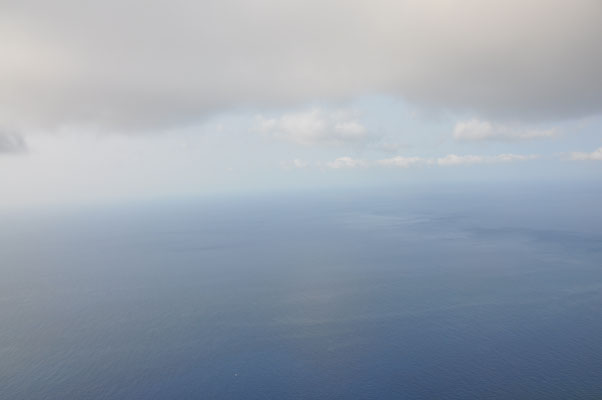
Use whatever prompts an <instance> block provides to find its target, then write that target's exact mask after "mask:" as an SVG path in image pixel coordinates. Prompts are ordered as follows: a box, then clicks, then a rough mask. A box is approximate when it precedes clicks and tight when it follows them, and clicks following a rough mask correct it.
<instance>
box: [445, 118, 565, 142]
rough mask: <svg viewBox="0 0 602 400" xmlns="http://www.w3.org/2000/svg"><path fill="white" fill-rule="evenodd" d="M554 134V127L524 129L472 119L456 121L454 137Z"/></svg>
mask: <svg viewBox="0 0 602 400" xmlns="http://www.w3.org/2000/svg"><path fill="white" fill-rule="evenodd" d="M555 135H556V130H554V129H525V128H517V127H511V126H507V125H503V124H495V123H491V122H489V121H481V120H478V119H472V120H470V121H464V122H458V123H457V124H456V126H455V127H454V139H456V140H461V141H477V142H478V141H485V140H488V141H489V140H491V141H516V140H533V139H545V138H550V137H553V136H555Z"/></svg>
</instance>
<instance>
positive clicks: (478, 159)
mask: <svg viewBox="0 0 602 400" xmlns="http://www.w3.org/2000/svg"><path fill="white" fill-rule="evenodd" d="M537 158H539V155H537V154H528V155H523V154H510V153H505V154H498V155H494V156H481V155H462V156H459V155H456V154H448V155H446V156H442V157H438V158H434V157H402V156H397V157H392V158H385V159H380V160H360V159H354V158H351V157H339V158H337V159H336V160H334V161H331V162H328V163H326V166H328V167H329V168H335V169H338V168H355V167H397V168H409V167H414V166H439V167H453V166H459V165H473V164H496V163H510V162H514V161H527V160H535V159H537Z"/></svg>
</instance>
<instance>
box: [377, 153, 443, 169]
mask: <svg viewBox="0 0 602 400" xmlns="http://www.w3.org/2000/svg"><path fill="white" fill-rule="evenodd" d="M430 161H431V160H429V159H425V158H421V157H401V156H397V157H391V158H385V159H382V160H378V161H376V163H377V164H378V165H382V166H385V167H401V168H408V167H411V166H414V165H420V164H428V163H430Z"/></svg>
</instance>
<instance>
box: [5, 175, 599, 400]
mask: <svg viewBox="0 0 602 400" xmlns="http://www.w3.org/2000/svg"><path fill="white" fill-rule="evenodd" d="M601 193H602V191H601V190H597V189H595V188H591V187H588V186H586V185H583V186H576V187H572V186H570V187H553V186H551V187H545V188H532V187H528V186H524V187H503V188H495V187H493V186H491V187H488V188H486V189H482V188H476V187H472V188H447V189H445V190H443V189H441V190H439V191H433V190H431V191H420V190H414V191H413V192H407V191H404V190H401V189H399V190H392V189H391V190H383V191H381V192H378V191H374V190H373V191H370V192H368V193H359V192H345V193H342V192H341V193H314V194H305V195H301V194H298V195H280V196H264V197H258V196H255V197H249V198H232V199H213V200H202V199H201V200H188V201H178V202H176V201H171V202H167V201H165V202H163V203H155V204H144V205H143V204H134V205H129V206H119V207H117V206H112V207H105V208H103V207H96V208H90V209H87V210H82V209H79V210H73V211H65V210H62V211H56V212H47V213H30V214H28V213H22V214H18V215H17V214H12V215H10V214H5V215H3V216H2V217H0V222H1V225H0V264H1V265H0V274H1V279H0V399H27V400H34V399H61V400H62V399H201V398H202V399H546V400H548V399H600V398H602V211H601V208H600V204H602V196H601Z"/></svg>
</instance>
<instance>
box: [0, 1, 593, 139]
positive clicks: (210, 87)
mask: <svg viewBox="0 0 602 400" xmlns="http://www.w3.org/2000/svg"><path fill="white" fill-rule="evenodd" d="M601 37H602V2H600V1H599V0H573V1H566V0H527V1H524V0H489V1H482V0H462V1H454V2H450V1H446V0H420V1H419V0H405V1H398V2H391V1H388V0H374V1H370V2H368V1H359V0H358V1H354V0H346V1H343V0H319V1H318V0H291V1H286V2H283V1H280V0H256V1H253V2H249V1H242V0H219V1H218V0H204V1H192V0H170V1H158V0H146V1H141V0H119V1H118V0H106V1H102V2H100V1H95V2H83V1H79V0H56V1H52V2H49V1H43V0H20V1H10V0H9V1H3V2H2V3H1V4H0V59H2V63H0V110H1V113H0V123H5V124H13V125H15V126H18V127H21V128H29V127H35V128H50V127H53V126H57V125H62V124H92V125H101V126H107V127H111V128H113V129H115V128H117V129H130V128H149V127H169V126H173V125H180V124H187V123H191V122H193V121H195V120H196V119H198V118H201V117H203V116H204V115H208V114H211V113H216V112H221V111H225V110H230V109H234V108H240V107H246V106H252V107H272V106H286V105H292V104H300V103H304V102H307V101H313V100H316V99H319V100H326V101H339V100H343V99H348V98H352V97H355V96H358V95H362V94H373V93H384V94H390V95H397V96H402V97H404V98H406V99H408V100H409V101H412V102H415V103H416V104H418V105H421V106H424V107H428V108H433V109H450V110H459V111H471V112H474V113H476V114H477V115H480V116H482V117H484V118H491V119H511V120H521V121H525V120H534V121H535V120H537V121H543V120H554V119H562V118H570V117H580V116H585V115H589V114H596V113H600V112H601V111H602V78H601V74H600V71H602V52H601V51H600V49H599V48H600V38H601Z"/></svg>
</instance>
